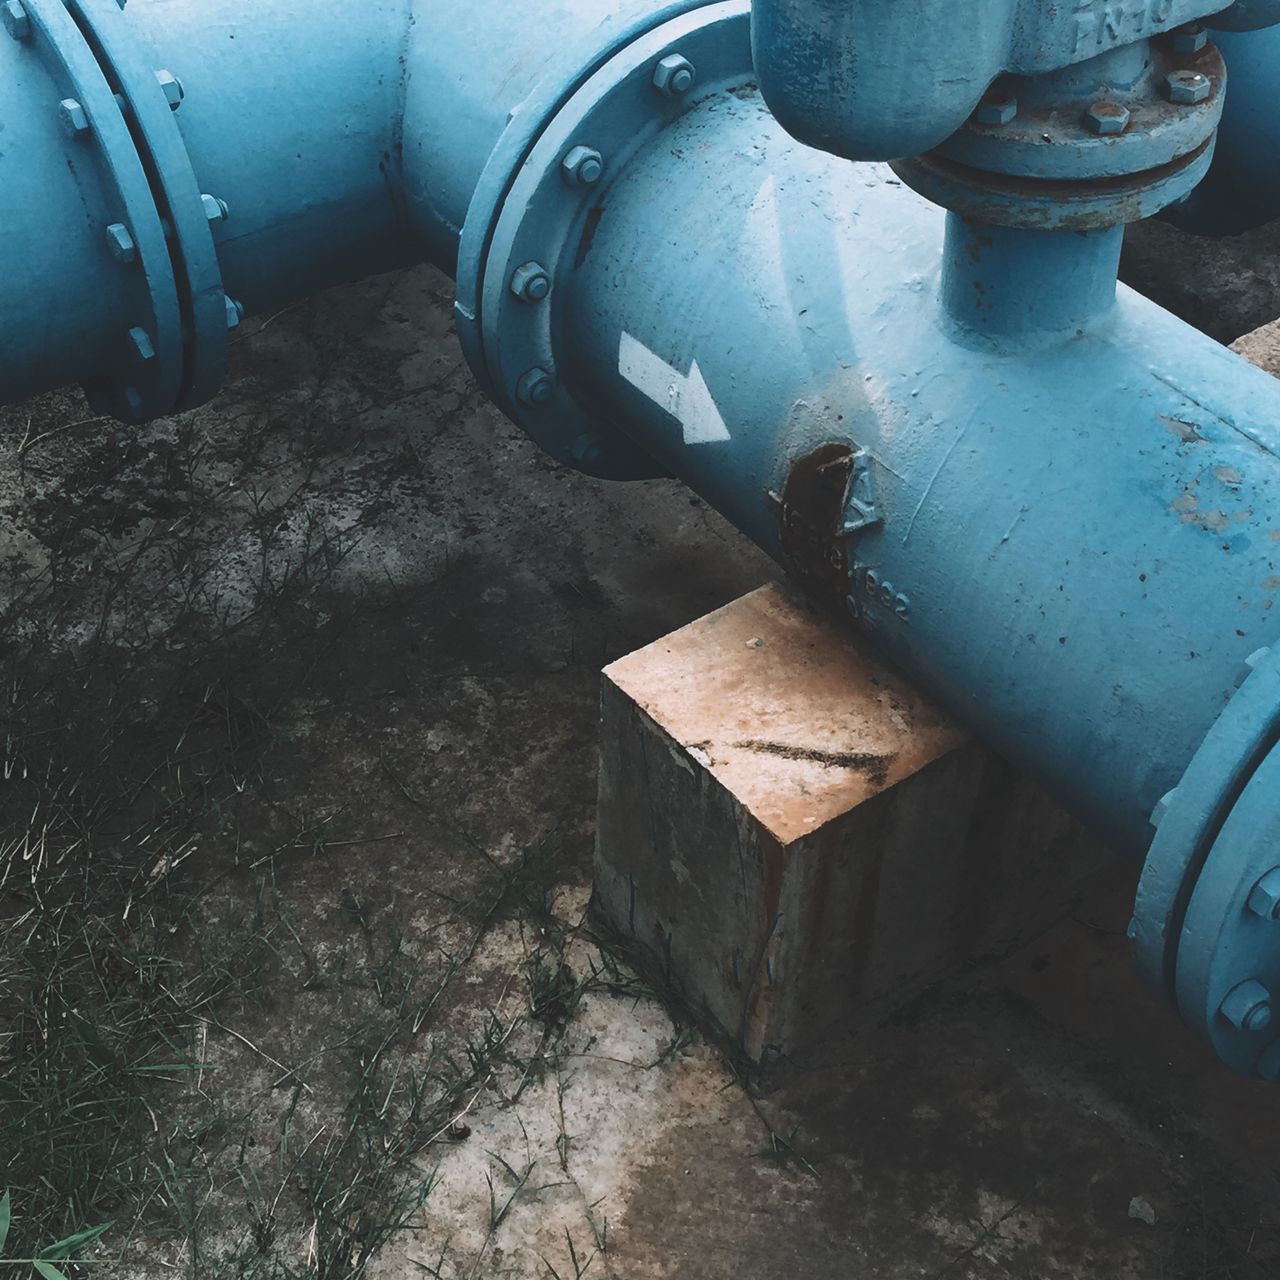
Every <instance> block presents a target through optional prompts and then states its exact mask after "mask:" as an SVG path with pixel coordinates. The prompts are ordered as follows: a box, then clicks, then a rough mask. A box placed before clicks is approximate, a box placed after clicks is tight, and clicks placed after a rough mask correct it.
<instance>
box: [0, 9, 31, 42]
mask: <svg viewBox="0 0 1280 1280" xmlns="http://www.w3.org/2000/svg"><path fill="white" fill-rule="evenodd" d="M0 16H3V18H4V29H5V30H6V31H7V32H8V33H9V34H10V35H11V36H12V37H13V38H14V39H15V40H30V39H31V19H30V17H29V16H28V15H27V11H26V10H25V9H24V8H23V7H22V4H21V0H8V3H7V4H5V5H4V7H3V9H0Z"/></svg>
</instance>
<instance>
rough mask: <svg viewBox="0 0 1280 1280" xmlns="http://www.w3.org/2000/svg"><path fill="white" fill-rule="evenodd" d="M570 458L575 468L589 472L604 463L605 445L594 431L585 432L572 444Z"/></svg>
mask: <svg viewBox="0 0 1280 1280" xmlns="http://www.w3.org/2000/svg"><path fill="white" fill-rule="evenodd" d="M570 456H571V457H572V458H573V462H574V465H575V466H578V467H581V468H582V469H583V470H584V471H591V470H593V469H594V468H595V467H598V466H599V465H600V463H601V462H603V461H604V456H605V443H604V441H603V440H602V439H601V438H600V437H599V436H598V435H596V433H595V432H594V431H587V432H584V433H583V434H582V435H580V436H579V437H578V438H577V439H576V440H575V441H574V442H573V449H572V450H571V453H570Z"/></svg>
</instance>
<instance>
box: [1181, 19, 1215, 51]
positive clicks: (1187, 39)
mask: <svg viewBox="0 0 1280 1280" xmlns="http://www.w3.org/2000/svg"><path fill="white" fill-rule="evenodd" d="M1208 43H1209V33H1208V32H1207V31H1206V30H1205V29H1204V28H1203V27H1202V26H1201V25H1200V24H1199V23H1198V22H1189V23H1188V24H1187V25H1186V26H1185V27H1179V28H1178V30H1177V31H1175V32H1174V33H1173V51H1174V53H1199V52H1200V50H1201V49H1203V48H1204V47H1205V45H1207V44H1208Z"/></svg>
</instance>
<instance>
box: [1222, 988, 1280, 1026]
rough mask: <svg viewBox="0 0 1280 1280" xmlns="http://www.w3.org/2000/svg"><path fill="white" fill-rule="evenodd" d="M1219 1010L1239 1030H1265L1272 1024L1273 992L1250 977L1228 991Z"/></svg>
mask: <svg viewBox="0 0 1280 1280" xmlns="http://www.w3.org/2000/svg"><path fill="white" fill-rule="evenodd" d="M1218 1012H1219V1013H1220V1014H1222V1016H1223V1017H1224V1018H1226V1020H1227V1021H1228V1022H1229V1023H1231V1025H1232V1026H1233V1027H1235V1029H1236V1030H1237V1031H1265V1030H1266V1029H1267V1028H1268V1027H1269V1026H1270V1025H1271V993H1270V992H1269V991H1268V990H1267V989H1266V987H1264V986H1263V985H1262V983H1260V982H1259V981H1258V980H1257V979H1256V978H1249V979H1247V980H1246V981H1244V982H1241V983H1240V984H1239V985H1238V986H1235V987H1232V988H1231V990H1230V991H1228V992H1227V995H1226V998H1225V999H1224V1000H1223V1001H1222V1004H1221V1005H1220V1006H1219V1009H1218Z"/></svg>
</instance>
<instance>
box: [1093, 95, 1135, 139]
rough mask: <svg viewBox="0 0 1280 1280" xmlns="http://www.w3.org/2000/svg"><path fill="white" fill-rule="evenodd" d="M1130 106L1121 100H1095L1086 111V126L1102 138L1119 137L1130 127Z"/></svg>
mask: <svg viewBox="0 0 1280 1280" xmlns="http://www.w3.org/2000/svg"><path fill="white" fill-rule="evenodd" d="M1129 120H1130V115H1129V108H1128V107H1126V106H1124V105H1123V104H1122V103H1119V102H1095V103H1094V104H1093V105H1092V106H1091V107H1090V108H1089V110H1088V111H1086V112H1085V113H1084V123H1085V127H1086V128H1087V129H1088V130H1089V132H1090V133H1096V134H1097V135H1098V136H1099V137H1100V138H1115V137H1119V136H1120V134H1122V133H1123V132H1124V131H1125V130H1126V129H1127V128H1128V127H1129Z"/></svg>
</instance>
